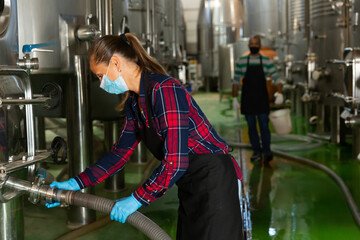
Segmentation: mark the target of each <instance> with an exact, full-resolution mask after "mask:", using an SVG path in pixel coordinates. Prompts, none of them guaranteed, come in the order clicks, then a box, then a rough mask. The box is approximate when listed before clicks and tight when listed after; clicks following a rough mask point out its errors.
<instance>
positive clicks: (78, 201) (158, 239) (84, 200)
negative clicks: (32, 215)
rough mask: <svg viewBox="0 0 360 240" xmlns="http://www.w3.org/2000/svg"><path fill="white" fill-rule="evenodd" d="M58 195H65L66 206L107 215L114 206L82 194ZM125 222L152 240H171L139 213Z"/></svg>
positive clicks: (92, 196) (108, 200)
mask: <svg viewBox="0 0 360 240" xmlns="http://www.w3.org/2000/svg"><path fill="white" fill-rule="evenodd" d="M59 195H65V199H64V200H65V202H66V203H67V204H70V205H74V206H81V207H86V208H90V209H93V210H96V211H100V212H103V213H107V214H110V212H111V210H112V208H113V207H114V205H115V202H114V201H113V200H110V199H106V198H103V197H99V196H95V195H91V194H86V193H82V192H74V191H67V190H62V191H59ZM59 198H60V196H59ZM58 200H60V199H58ZM126 222H127V223H129V224H131V225H132V226H134V227H135V228H137V229H138V230H140V231H141V232H143V233H144V234H145V235H146V236H148V237H149V238H150V239H152V240H171V238H170V236H169V235H168V234H167V233H166V232H165V231H164V230H162V229H161V228H160V227H159V226H158V225H156V224H155V223H154V222H153V221H151V220H150V219H149V218H147V217H146V216H144V215H143V214H141V213H140V212H137V211H136V212H134V213H132V214H131V215H129V217H128V218H127V219H126Z"/></svg>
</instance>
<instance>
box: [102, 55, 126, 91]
mask: <svg viewBox="0 0 360 240" xmlns="http://www.w3.org/2000/svg"><path fill="white" fill-rule="evenodd" d="M110 63H111V62H110ZM110 63H109V66H108V68H107V70H106V74H105V75H103V77H102V80H101V84H100V87H101V88H102V89H104V90H105V91H107V92H108V93H112V94H121V93H124V92H126V91H128V90H129V88H128V86H127V85H126V83H125V80H124V78H123V77H122V76H121V75H120V76H119V77H118V78H117V79H115V80H114V81H112V80H110V78H109V77H108V76H106V75H107V74H108V71H109V67H110Z"/></svg>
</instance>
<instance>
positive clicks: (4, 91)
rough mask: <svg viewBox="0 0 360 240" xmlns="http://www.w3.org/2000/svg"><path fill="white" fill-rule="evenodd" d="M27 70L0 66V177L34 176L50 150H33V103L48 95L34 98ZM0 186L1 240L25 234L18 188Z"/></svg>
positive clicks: (21, 237) (11, 239)
mask: <svg viewBox="0 0 360 240" xmlns="http://www.w3.org/2000/svg"><path fill="white" fill-rule="evenodd" d="M33 95H35V94H33V92H32V89H31V85H30V79H29V76H28V74H27V72H26V71H24V70H22V69H18V68H15V67H9V66H0V163H1V166H0V181H3V180H4V179H6V177H7V176H8V175H9V174H11V175H16V176H17V177H19V178H22V179H24V178H26V175H27V176H28V177H30V178H31V177H33V176H34V173H35V170H36V165H35V164H36V163H38V162H40V161H43V160H46V159H48V158H49V157H50V153H48V152H46V151H44V149H42V151H36V152H35V133H34V115H33V106H32V104H42V105H43V106H44V104H45V103H46V99H48V98H46V99H45V98H41V97H40V98H33ZM2 187H3V186H2V185H1V186H0V192H1V194H0V195H1V197H0V202H1V204H0V212H1V223H2V224H1V226H0V238H1V239H2V240H8V239H9V240H17V239H23V238H24V229H23V228H24V218H23V203H22V198H20V197H19V194H20V193H19V192H16V191H13V192H7V193H6V194H2V192H3V188H2Z"/></svg>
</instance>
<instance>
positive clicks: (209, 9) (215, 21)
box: [197, 0, 243, 89]
mask: <svg viewBox="0 0 360 240" xmlns="http://www.w3.org/2000/svg"><path fill="white" fill-rule="evenodd" d="M197 28H198V29H197V31H198V52H199V61H200V63H201V70H202V76H204V77H205V78H206V79H207V83H206V84H207V89H209V88H213V85H215V87H216V85H217V77H218V76H219V67H220V66H219V64H220V63H219V52H218V51H219V46H221V45H226V44H230V43H234V42H236V41H237V40H238V39H239V38H240V37H242V36H243V4H242V1H240V0H231V1H228V0H221V1H211V0H202V1H201V4H200V12H199V18H198V27H197Z"/></svg>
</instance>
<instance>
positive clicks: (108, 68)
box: [105, 60, 111, 76]
mask: <svg viewBox="0 0 360 240" xmlns="http://www.w3.org/2000/svg"><path fill="white" fill-rule="evenodd" d="M110 64H111V60H110V61H109V65H108V67H107V70H106V74H105V76H107V74H108V72H109V67H110Z"/></svg>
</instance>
